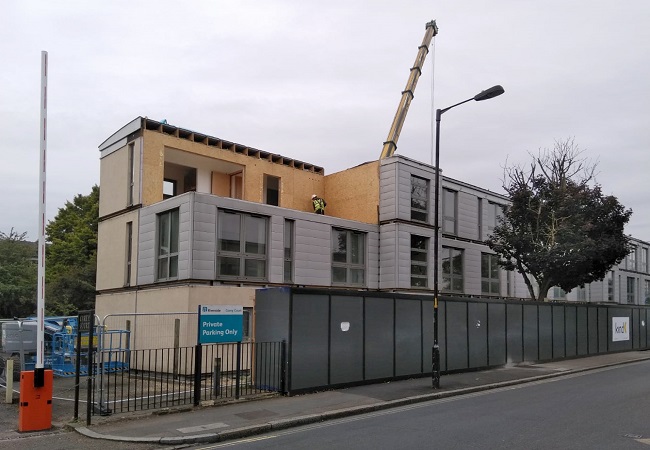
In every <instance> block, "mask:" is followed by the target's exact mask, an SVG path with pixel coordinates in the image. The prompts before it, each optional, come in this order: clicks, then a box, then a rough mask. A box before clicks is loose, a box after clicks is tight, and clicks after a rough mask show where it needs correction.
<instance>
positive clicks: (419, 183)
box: [411, 175, 429, 222]
mask: <svg viewBox="0 0 650 450" xmlns="http://www.w3.org/2000/svg"><path fill="white" fill-rule="evenodd" d="M428 211H429V180H425V179H424V178H420V177H416V176H415V175H411V220H417V221H419V222H426V221H427V219H428Z"/></svg>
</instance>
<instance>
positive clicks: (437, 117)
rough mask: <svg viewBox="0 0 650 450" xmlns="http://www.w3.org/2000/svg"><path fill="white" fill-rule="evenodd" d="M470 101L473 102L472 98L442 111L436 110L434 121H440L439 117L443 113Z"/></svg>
mask: <svg viewBox="0 0 650 450" xmlns="http://www.w3.org/2000/svg"><path fill="white" fill-rule="evenodd" d="M472 100H474V97H472V98H468V99H467V100H463V101H462V102H460V103H456V104H455V105H451V106H448V107H446V108H444V109H438V110H436V120H440V116H442V114H443V113H445V112H447V111H449V110H450V109H451V108H455V107H456V106H458V105H462V104H463V103H467V102H471V101H472Z"/></svg>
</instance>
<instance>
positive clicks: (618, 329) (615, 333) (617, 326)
mask: <svg viewBox="0 0 650 450" xmlns="http://www.w3.org/2000/svg"><path fill="white" fill-rule="evenodd" d="M629 340H630V318H629V317H612V342H616V341H629Z"/></svg>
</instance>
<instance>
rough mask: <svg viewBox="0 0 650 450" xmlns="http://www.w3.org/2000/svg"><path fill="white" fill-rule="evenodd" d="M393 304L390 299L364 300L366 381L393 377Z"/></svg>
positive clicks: (370, 298) (369, 298)
mask: <svg viewBox="0 0 650 450" xmlns="http://www.w3.org/2000/svg"><path fill="white" fill-rule="evenodd" d="M393 303H394V300H393V299H391V298H372V297H367V298H366V301H365V314H366V320H365V327H366V330H365V347H366V351H365V365H366V380H374V379H380V378H388V377H392V376H393V375H394V374H393V357H394V352H393V349H394V334H393V323H394V314H393Z"/></svg>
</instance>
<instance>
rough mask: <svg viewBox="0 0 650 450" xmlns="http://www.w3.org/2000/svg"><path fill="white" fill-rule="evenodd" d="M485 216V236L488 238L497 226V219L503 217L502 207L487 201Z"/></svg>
mask: <svg viewBox="0 0 650 450" xmlns="http://www.w3.org/2000/svg"><path fill="white" fill-rule="evenodd" d="M487 216H488V217H487V234H488V236H489V235H491V234H492V232H493V231H494V228H495V227H496V226H497V225H498V224H499V217H501V216H503V205H501V204H499V203H495V202H490V201H488V206H487Z"/></svg>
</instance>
